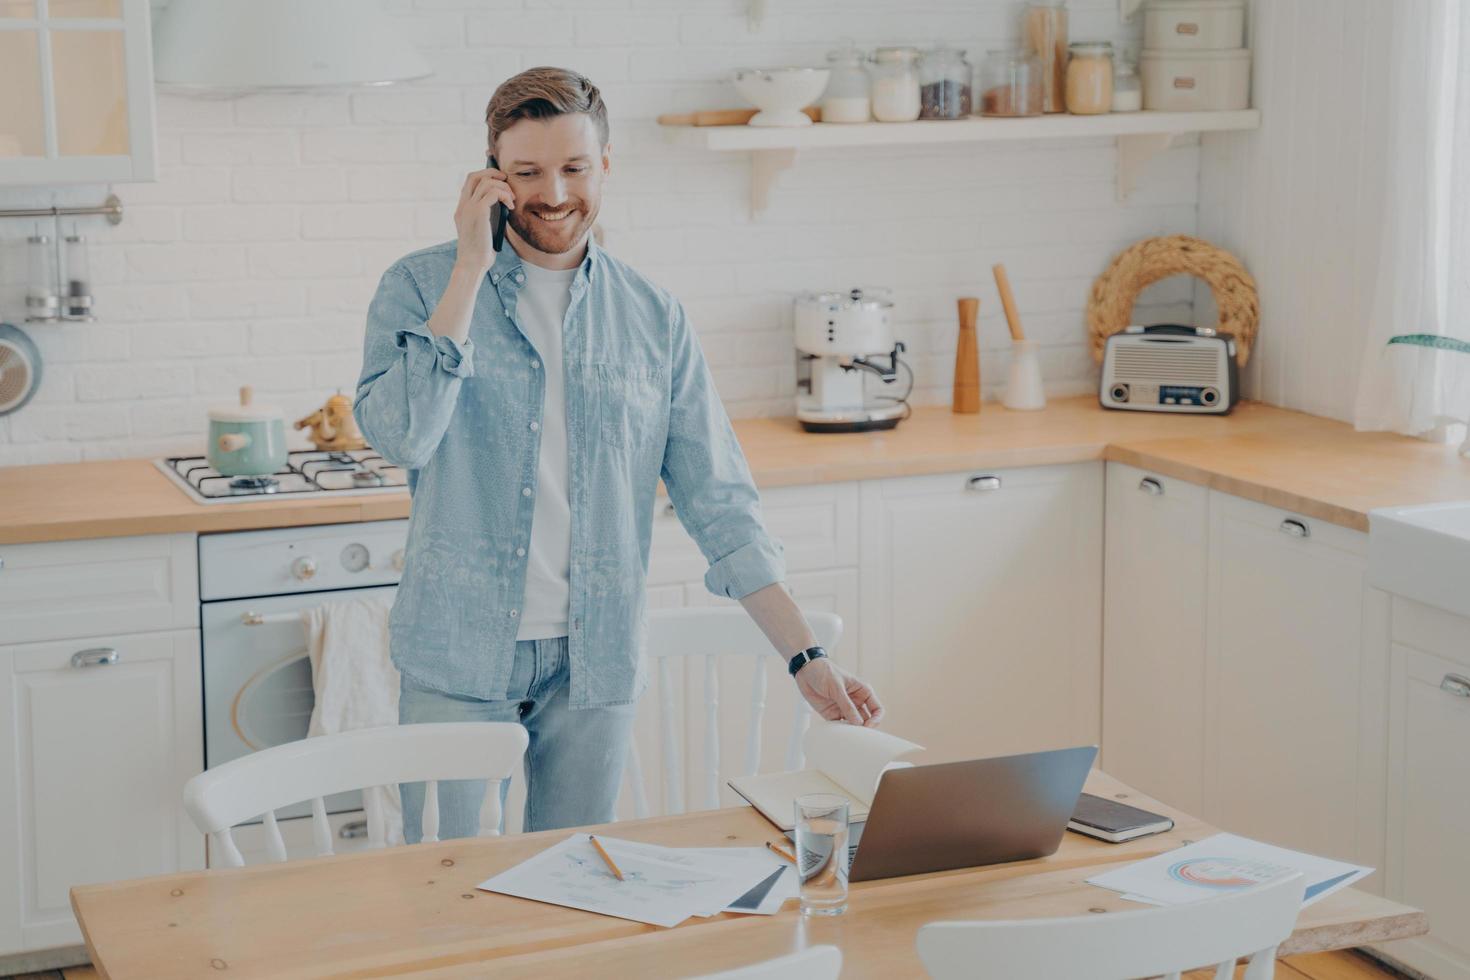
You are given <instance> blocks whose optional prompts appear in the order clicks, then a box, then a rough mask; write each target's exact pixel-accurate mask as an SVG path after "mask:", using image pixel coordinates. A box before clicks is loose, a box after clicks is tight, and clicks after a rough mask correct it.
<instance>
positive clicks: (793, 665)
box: [786, 647, 827, 677]
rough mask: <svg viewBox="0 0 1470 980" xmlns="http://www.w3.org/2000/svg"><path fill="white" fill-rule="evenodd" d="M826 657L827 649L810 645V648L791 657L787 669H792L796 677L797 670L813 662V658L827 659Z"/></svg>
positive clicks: (793, 675)
mask: <svg viewBox="0 0 1470 980" xmlns="http://www.w3.org/2000/svg"><path fill="white" fill-rule="evenodd" d="M825 659H827V651H826V650H823V649H822V648H821V647H810V648H808V649H806V650H803V651H801V652H800V653H798V654H797V655H796V656H794V657H792V658H791V662H790V663H789V664H787V665H786V669H787V670H789V671H791V676H792V677H795V676H796V672H797V671H798V670H801V668H803V667H805V666H806V665H807V664H809V663H811V662H812V661H813V660H825Z"/></svg>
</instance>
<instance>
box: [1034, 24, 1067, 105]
mask: <svg viewBox="0 0 1470 980" xmlns="http://www.w3.org/2000/svg"><path fill="white" fill-rule="evenodd" d="M1025 36H1026V47H1028V48H1030V49H1031V50H1032V51H1034V52H1036V57H1038V58H1040V59H1041V85H1042V91H1043V92H1044V95H1043V96H1042V111H1043V112H1066V111H1067V4H1066V0H1032V2H1031V3H1028V4H1026V20H1025Z"/></svg>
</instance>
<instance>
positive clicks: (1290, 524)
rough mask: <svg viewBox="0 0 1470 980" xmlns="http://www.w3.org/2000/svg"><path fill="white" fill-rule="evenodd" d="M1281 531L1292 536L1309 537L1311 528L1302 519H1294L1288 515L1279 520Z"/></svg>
mask: <svg viewBox="0 0 1470 980" xmlns="http://www.w3.org/2000/svg"><path fill="white" fill-rule="evenodd" d="M1281 533H1282V534H1289V535H1291V536H1292V537H1294V538H1310V537H1311V536H1312V529H1311V528H1309V527H1307V525H1306V524H1305V523H1304V522H1302V521H1295V520H1292V519H1291V518H1290V517H1288V518H1287V519H1286V520H1284V521H1282V522H1281Z"/></svg>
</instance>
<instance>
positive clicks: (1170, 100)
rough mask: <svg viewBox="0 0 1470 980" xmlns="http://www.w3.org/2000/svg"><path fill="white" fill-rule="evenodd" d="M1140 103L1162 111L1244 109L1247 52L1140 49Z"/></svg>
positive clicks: (1247, 102)
mask: <svg viewBox="0 0 1470 980" xmlns="http://www.w3.org/2000/svg"><path fill="white" fill-rule="evenodd" d="M1138 69H1139V74H1140V75H1142V76H1143V107H1144V108H1145V109H1153V110H1160V111H1164V112H1222V111H1225V110H1229V109H1248V108H1250V100H1251V53H1250V51H1249V50H1247V49H1245V48H1236V49H1235V50H1233V51H1148V50H1146V51H1144V52H1143V57H1141V58H1140V59H1139V62H1138Z"/></svg>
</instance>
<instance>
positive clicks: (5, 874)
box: [0, 630, 204, 954]
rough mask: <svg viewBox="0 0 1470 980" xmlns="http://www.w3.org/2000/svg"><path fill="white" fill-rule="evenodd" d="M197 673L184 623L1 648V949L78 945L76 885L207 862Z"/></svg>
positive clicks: (193, 639)
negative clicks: (189, 794) (191, 806)
mask: <svg viewBox="0 0 1470 980" xmlns="http://www.w3.org/2000/svg"><path fill="white" fill-rule="evenodd" d="M87 651H92V652H87ZM106 651H112V652H114V653H115V661H114V662H98V661H99V660H105V659H106V658H107V654H106ZM199 671H200V667H199V634H198V632H197V631H193V630H179V631H171V632H161V633H139V634H132V635H110V636H105V637H95V638H88V639H84V640H64V641H56V642H47V643H34V644H23V645H14V646H8V647H0V703H3V704H4V705H5V708H6V711H5V721H4V723H3V725H0V775H3V782H0V792H4V794H5V797H6V798H5V800H4V803H5V806H4V808H3V810H0V841H3V844H0V954H3V953H9V952H17V951H20V950H32V949H45V948H49V947H53V946H66V945H72V944H75V943H78V942H80V941H81V933H80V931H79V930H78V928H77V925H76V921H75V920H74V918H73V916H72V912H71V905H70V898H69V894H68V893H69V890H70V889H71V887H72V886H73V885H78V884H84V883H90V882H99V881H110V880H113V879H119V878H136V877H140V876H143V875H155V874H162V873H165V872H170V871H179V870H187V869H195V868H202V867H203V866H204V838H203V837H202V836H201V835H200V834H198V833H197V832H196V831H195V830H194V828H193V826H192V825H191V824H190V822H189V819H188V817H187V816H186V815H185V813H184V810H183V806H182V805H181V801H182V793H183V787H184V783H185V782H186V781H187V780H188V779H189V777H190V776H192V775H193V774H195V773H197V772H199V771H200V770H201V769H202V768H203V725H202V719H201V709H200V675H199Z"/></svg>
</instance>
